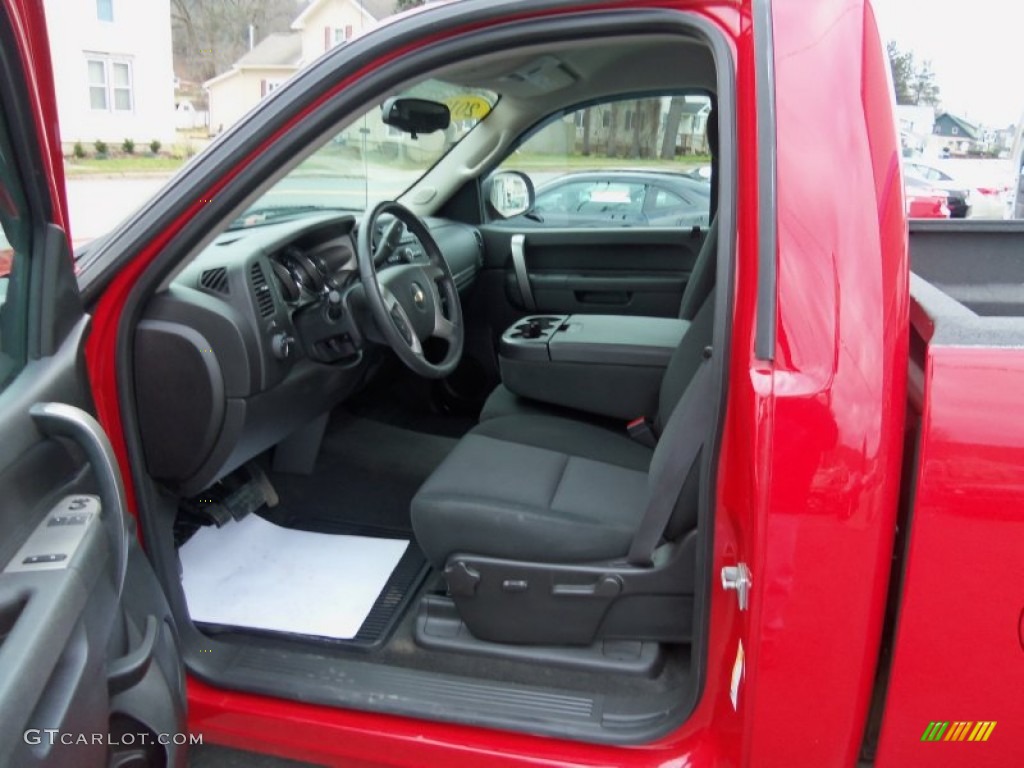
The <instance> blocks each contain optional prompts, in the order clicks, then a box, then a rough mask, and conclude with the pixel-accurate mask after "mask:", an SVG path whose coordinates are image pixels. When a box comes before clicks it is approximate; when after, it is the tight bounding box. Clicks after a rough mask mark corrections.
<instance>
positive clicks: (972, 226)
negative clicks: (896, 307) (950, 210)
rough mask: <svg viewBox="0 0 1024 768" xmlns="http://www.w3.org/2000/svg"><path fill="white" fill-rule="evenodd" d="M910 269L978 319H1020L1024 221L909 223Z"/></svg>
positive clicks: (1023, 311)
mask: <svg viewBox="0 0 1024 768" xmlns="http://www.w3.org/2000/svg"><path fill="white" fill-rule="evenodd" d="M910 269H911V271H912V272H913V273H914V274H916V275H918V276H919V277H922V278H924V280H926V281H927V282H929V283H931V284H932V285H933V286H935V287H936V288H938V289H939V290H940V291H942V292H943V293H945V294H946V295H947V296H949V297H950V298H952V299H954V300H956V301H957V302H959V303H960V304H962V305H963V306H964V307H966V308H967V309H969V310H971V311H972V312H973V313H975V314H976V315H978V316H981V317H1018V318H1024V221H984V222H983V221H962V222H946V221H942V222H925V221H912V222H911V225H910ZM928 303H929V304H930V303H931V302H930V301H929V302H928ZM936 309H939V307H936Z"/></svg>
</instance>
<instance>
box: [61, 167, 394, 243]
mask: <svg viewBox="0 0 1024 768" xmlns="http://www.w3.org/2000/svg"><path fill="white" fill-rule="evenodd" d="M170 178H171V177H170V176H152V177H150V176H146V177H142V178H139V177H122V178H102V179H96V178H88V177H84V178H83V177H76V178H71V179H68V182H67V190H68V209H69V212H70V216H71V235H72V237H73V238H74V241H75V243H76V244H81V243H85V242H88V241H89V240H92V239H93V238H96V237H99V236H100V235H102V234H104V233H106V232H108V231H110V230H111V229H113V228H114V227H115V226H116V225H117V224H119V223H120V222H121V221H122V220H124V219H125V218H126V217H127V216H129V215H130V214H132V213H134V212H135V211H136V210H138V209H139V208H140V207H141V206H142V205H143V204H144V203H145V202H146V201H148V200H149V199H150V198H151V197H153V195H155V194H156V193H157V192H159V191H160V189H161V188H162V187H163V186H164V185H165V184H166V183H167V182H168V180H169V179H170ZM405 186H406V185H405V184H404V183H399V184H397V185H396V184H395V183H394V182H392V183H391V184H390V185H387V184H380V183H374V182H373V181H371V182H370V183H369V184H368V185H367V184H364V180H363V179H355V178H341V179H339V178H332V177H325V176H310V177H298V178H292V177H289V178H286V179H283V180H282V181H281V182H280V183H279V184H278V185H277V186H276V187H274V188H273V189H272V190H271V191H270V192H268V193H267V194H266V195H265V197H264V199H263V201H262V202H261V204H264V205H310V204H312V205H325V206H338V207H340V208H354V209H356V210H362V209H363V208H364V206H365V204H366V196H367V192H369V194H370V197H371V199H377V200H383V199H387V198H393V197H395V196H396V195H398V194H400V193H401V192H403V191H404V190H405Z"/></svg>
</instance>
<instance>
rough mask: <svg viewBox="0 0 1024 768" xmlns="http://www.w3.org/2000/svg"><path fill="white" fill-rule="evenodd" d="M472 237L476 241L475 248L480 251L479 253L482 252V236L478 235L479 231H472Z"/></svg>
mask: <svg viewBox="0 0 1024 768" xmlns="http://www.w3.org/2000/svg"><path fill="white" fill-rule="evenodd" d="M473 237H474V238H475V239H476V246H477V248H479V249H480V253H483V252H484V236H483V235H482V234H480V230H479V229H474V230H473Z"/></svg>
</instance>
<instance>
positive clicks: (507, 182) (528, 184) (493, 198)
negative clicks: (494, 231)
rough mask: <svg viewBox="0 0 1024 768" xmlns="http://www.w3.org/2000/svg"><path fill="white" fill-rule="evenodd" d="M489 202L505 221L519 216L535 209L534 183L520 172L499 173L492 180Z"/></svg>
mask: <svg viewBox="0 0 1024 768" xmlns="http://www.w3.org/2000/svg"><path fill="white" fill-rule="evenodd" d="M488 200H489V202H490V204H491V207H492V208H493V209H494V211H495V212H496V213H497V214H498V215H499V216H501V217H502V218H503V219H508V218H511V217H512V216H519V215H520V214H522V213H526V212H527V211H528V210H530V209H531V208H533V204H534V202H535V192H534V189H533V182H532V181H530V177H529V176H527V175H526V174H525V173H520V172H519V171H499V172H498V173H496V174H494V175H493V176H491V178H490V193H489V194H488Z"/></svg>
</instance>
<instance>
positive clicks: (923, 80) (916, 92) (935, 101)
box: [910, 59, 939, 107]
mask: <svg viewBox="0 0 1024 768" xmlns="http://www.w3.org/2000/svg"><path fill="white" fill-rule="evenodd" d="M910 90H911V93H912V94H913V98H914V102H913V103H914V104H923V105H927V106H929V107H937V106H938V105H939V86H938V84H937V83H936V82H935V72H934V71H933V70H932V63H931V61H928V60H927V59H926V60H925V61H923V62H921V66H920V67H918V68H917V70H915V72H914V84H913V85H912V86H911V89H910Z"/></svg>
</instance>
